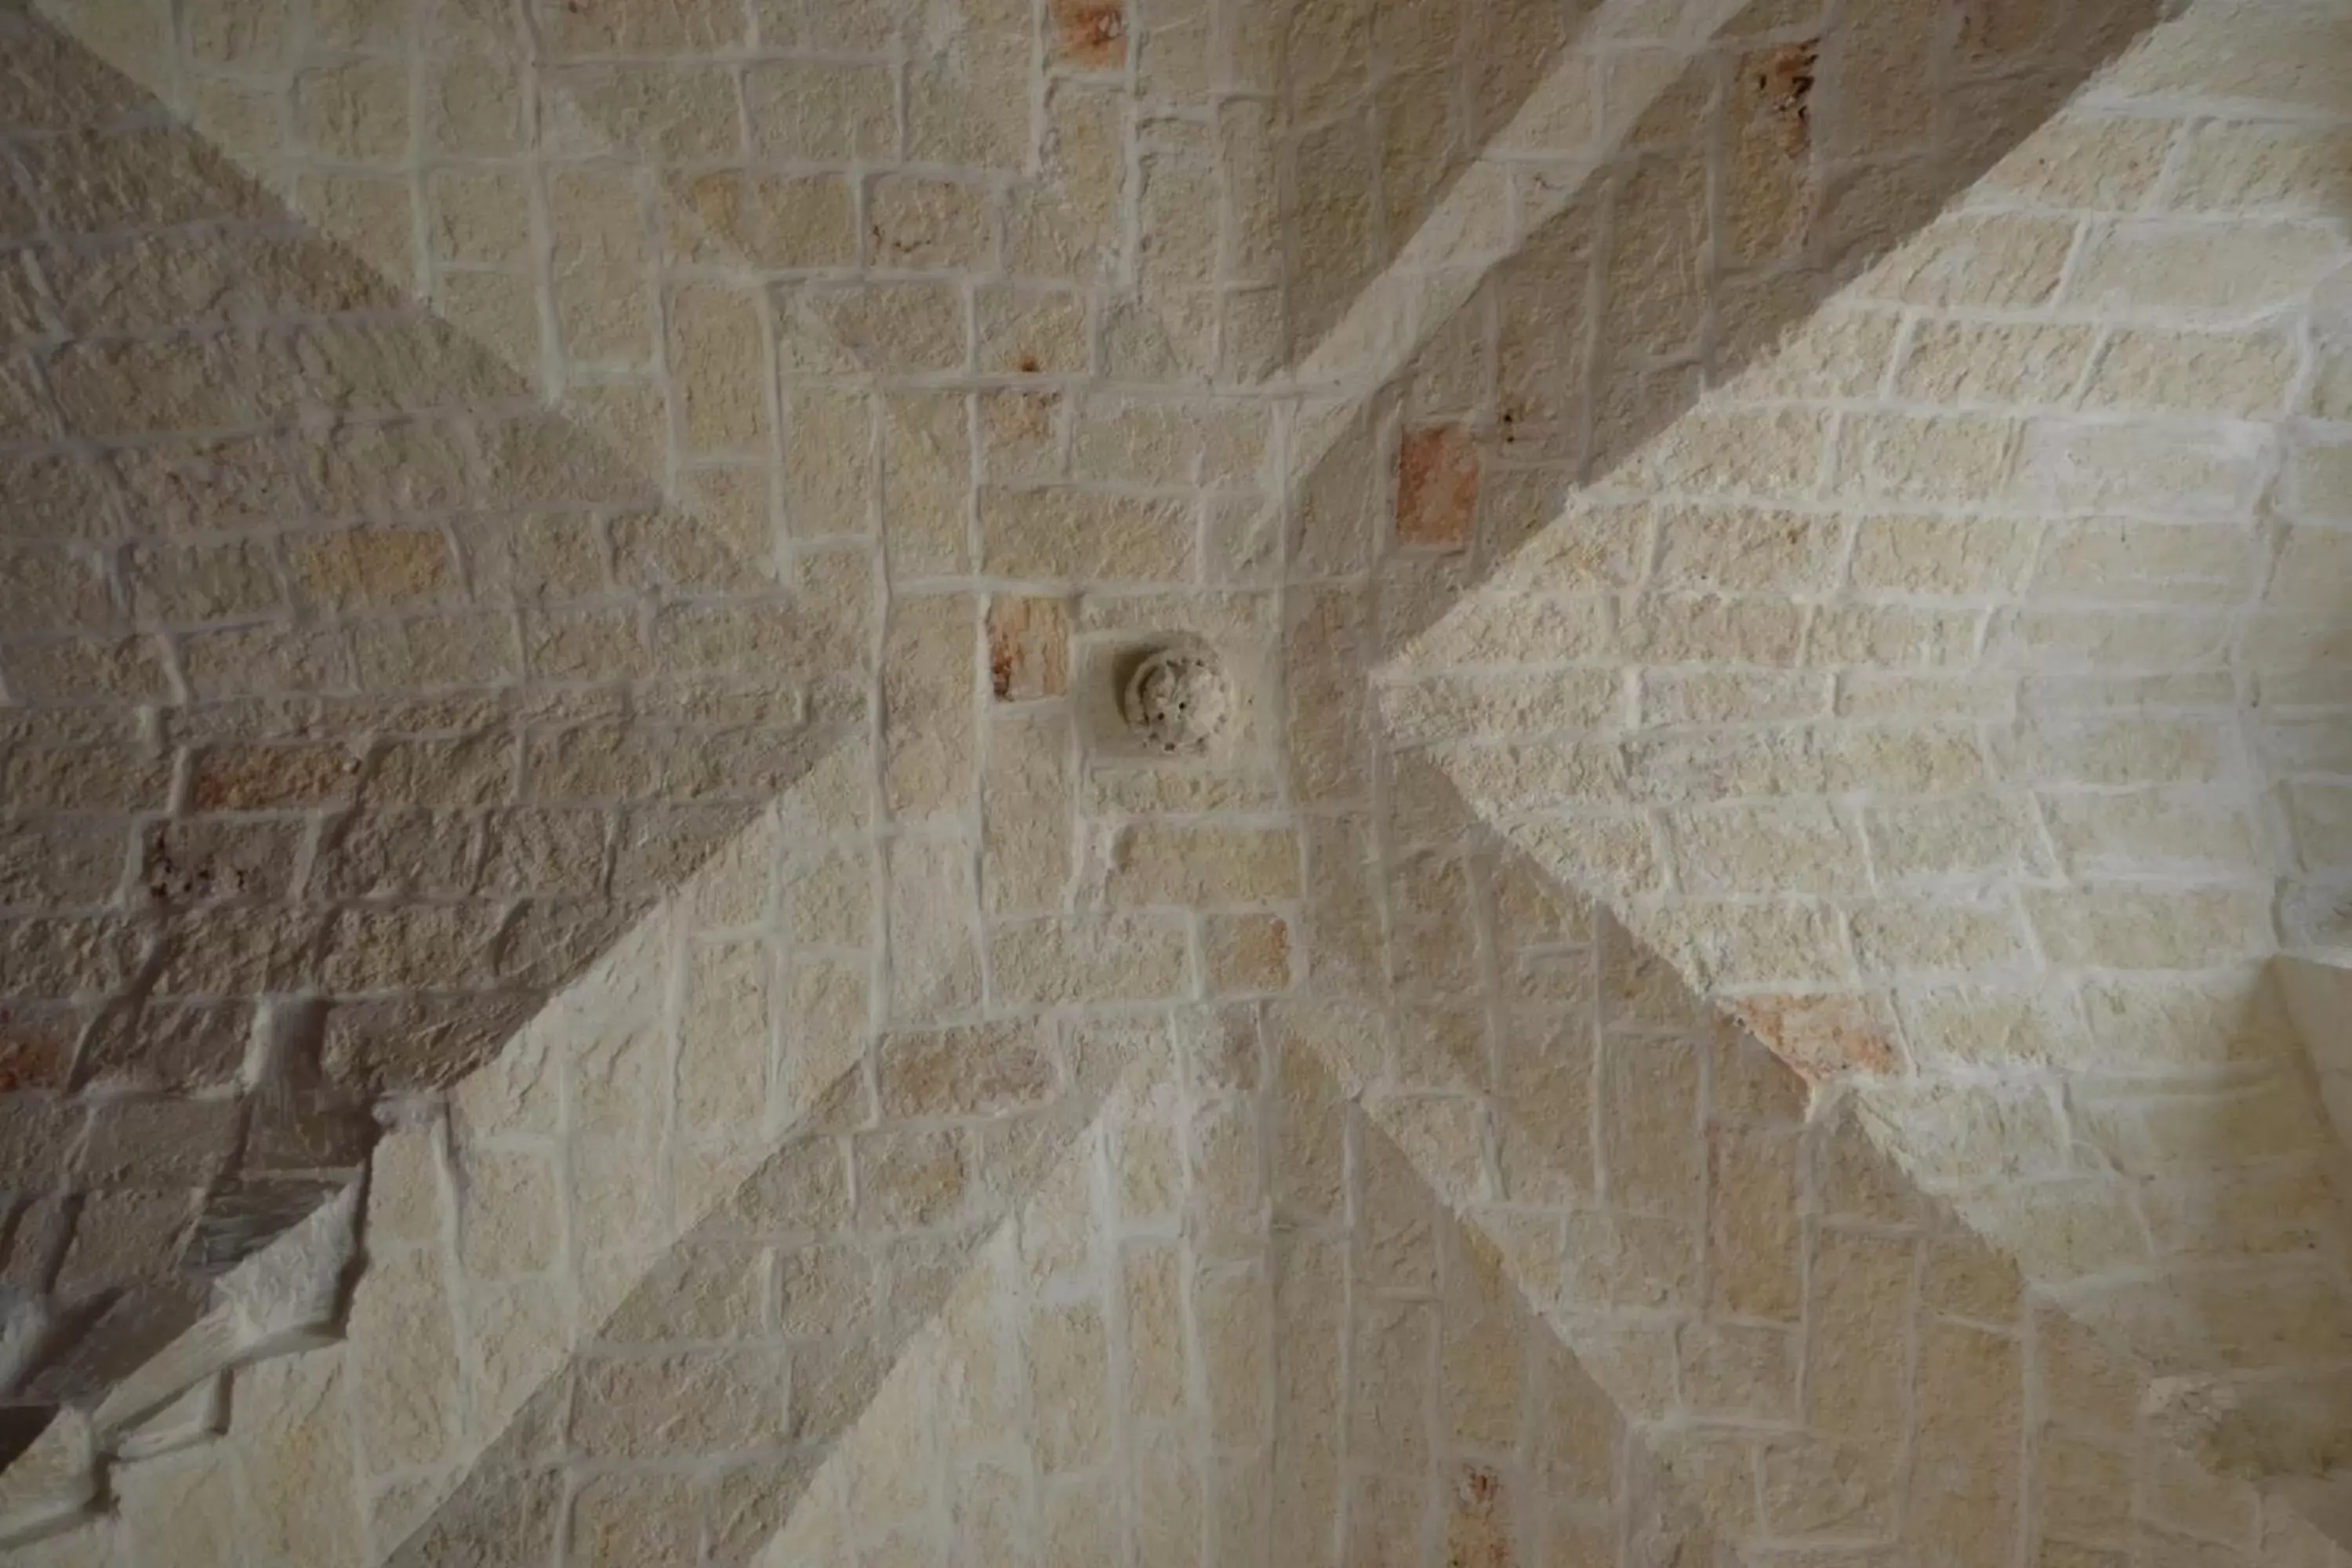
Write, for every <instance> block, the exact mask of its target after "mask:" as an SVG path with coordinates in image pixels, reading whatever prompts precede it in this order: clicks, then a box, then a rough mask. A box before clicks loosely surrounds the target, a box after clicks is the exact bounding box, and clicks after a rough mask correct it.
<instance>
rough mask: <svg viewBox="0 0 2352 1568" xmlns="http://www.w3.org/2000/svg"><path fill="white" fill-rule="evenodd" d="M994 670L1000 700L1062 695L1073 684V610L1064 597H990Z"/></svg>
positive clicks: (991, 672)
mask: <svg viewBox="0 0 2352 1568" xmlns="http://www.w3.org/2000/svg"><path fill="white" fill-rule="evenodd" d="M988 674H989V683H990V687H991V689H992V690H993V691H994V692H995V694H996V697H997V699H998V700H1000V701H1005V702H1022V701H1027V700H1032V699H1034V698H1041V697H1059V696H1061V695H1062V694H1063V693H1065V692H1066V691H1067V690H1069V689H1070V611H1069V605H1068V604H1067V602H1066V601H1065V600H1062V599H1058V598H1033V597H1010V596H1007V595H996V596H995V597H993V598H992V599H990V600H989V602H988Z"/></svg>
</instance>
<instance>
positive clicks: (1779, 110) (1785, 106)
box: [1740, 39, 1821, 158]
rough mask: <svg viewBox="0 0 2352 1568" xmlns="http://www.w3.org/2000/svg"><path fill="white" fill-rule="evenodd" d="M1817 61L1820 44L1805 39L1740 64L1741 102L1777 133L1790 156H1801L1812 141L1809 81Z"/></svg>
mask: <svg viewBox="0 0 2352 1568" xmlns="http://www.w3.org/2000/svg"><path fill="white" fill-rule="evenodd" d="M1820 60H1821V45H1820V43H1819V42H1818V41H1817V40H1811V39H1808V40H1807V41H1805V42H1803V43H1798V44H1781V45H1780V46H1778V47H1774V48H1769V49H1763V50H1759V52H1757V53H1756V54H1753V55H1750V56H1748V58H1746V59H1744V60H1742V61H1741V62H1740V69H1741V72H1742V76H1743V78H1744V79H1743V80H1742V82H1741V84H1740V87H1741V94H1740V96H1741V99H1742V100H1743V102H1744V103H1745V105H1746V106H1747V108H1748V111H1749V112H1750V113H1751V114H1753V115H1755V116H1756V117H1758V118H1759V119H1760V120H1762V121H1766V122H1767V123H1769V124H1770V125H1771V126H1772V127H1773V128H1774V129H1775V130H1776V131H1777V132H1778V134H1779V136H1780V144H1781V146H1782V148H1783V149H1784V150H1785V151H1786V152H1787V153H1789V155H1790V157H1795V158H1801V157H1802V156H1804V154H1805V150H1806V149H1807V148H1808V147H1809V146H1811V142H1812V97H1813V81H1814V72H1815V69H1816V68H1817V67H1818V65H1819V63H1820Z"/></svg>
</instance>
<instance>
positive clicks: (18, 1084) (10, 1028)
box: [0, 1005, 73, 1094]
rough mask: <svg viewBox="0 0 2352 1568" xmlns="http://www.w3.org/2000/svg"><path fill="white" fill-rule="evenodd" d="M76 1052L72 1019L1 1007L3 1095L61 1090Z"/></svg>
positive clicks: (0, 1080) (0, 1076) (0, 1087)
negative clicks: (29, 1091) (28, 1091)
mask: <svg viewBox="0 0 2352 1568" xmlns="http://www.w3.org/2000/svg"><path fill="white" fill-rule="evenodd" d="M72 1051H73V1033H72V1026H71V1021H70V1020H68V1018H65V1017H62V1016H54V1015H39V1016H37V1015H36V1014H34V1013H33V1012H32V1011H30V1010H29V1009H27V1008H25V1007H23V1006H20V1005H12V1006H0V1094H5V1093H8V1092H10V1091H11V1090H15V1089H57V1088H59V1087H61V1086H62V1085H63V1084H64V1082H65V1076H66V1061H67V1058H68V1057H69V1056H70V1055H71V1054H72Z"/></svg>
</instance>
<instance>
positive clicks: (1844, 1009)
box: [1728, 996, 1896, 1083]
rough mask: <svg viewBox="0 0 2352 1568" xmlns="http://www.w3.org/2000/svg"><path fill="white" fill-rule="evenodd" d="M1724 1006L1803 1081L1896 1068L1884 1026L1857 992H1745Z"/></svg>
mask: <svg viewBox="0 0 2352 1568" xmlns="http://www.w3.org/2000/svg"><path fill="white" fill-rule="evenodd" d="M1728 1011H1729V1012H1730V1014H1731V1016H1733V1017H1734V1018H1737V1019H1738V1021H1739V1022H1740V1024H1741V1025H1743V1026H1745V1027H1746V1028H1747V1029H1748V1031H1749V1032H1750V1033H1752V1034H1753V1035H1754V1036H1755V1037H1757V1038H1758V1039H1759V1040H1761V1041H1762V1042H1763V1043H1764V1044H1765V1045H1766V1046H1767V1047H1769V1048H1770V1050H1771V1051H1772V1053H1773V1054H1774V1055H1775V1056H1777V1057H1779V1058H1780V1059H1781V1060H1782V1061H1785V1062H1787V1063H1788V1064H1789V1065H1790V1067H1792V1068H1795V1069H1796V1070H1797V1072H1798V1074H1799V1075H1800V1076H1801V1077H1802V1078H1803V1079H1805V1080H1806V1081H1807V1082H1810V1083H1825V1082H1827V1081H1829V1080H1830V1079H1834V1078H1841V1077H1843V1076H1844V1075H1845V1074H1848V1073H1885V1072H1893V1071H1894V1070H1895V1066H1896V1063H1895V1047H1893V1046H1891V1045H1889V1044H1888V1043H1887V1039H1886V1031H1885V1029H1884V1028H1882V1027H1880V1026H1879V1024H1878V1022H1877V1020H1875V1019H1874V1018H1873V1017H1872V1016H1870V1009H1869V1007H1868V1005H1866V1004H1864V1002H1863V1001H1862V1000H1861V999H1860V998H1859V997H1854V996H1750V997H1746V998H1743V999H1741V1000H1740V1001H1738V1002H1735V1003H1732V1004H1731V1005H1730V1006H1729V1009H1728Z"/></svg>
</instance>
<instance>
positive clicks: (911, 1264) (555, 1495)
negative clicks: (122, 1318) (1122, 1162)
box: [386, 1021, 1129, 1565]
mask: <svg viewBox="0 0 2352 1568" xmlns="http://www.w3.org/2000/svg"><path fill="white" fill-rule="evenodd" d="M992 1027H993V1032H994V1033H995V1034H996V1035H998V1036H1000V1037H1001V1038H1000V1039H998V1041H997V1045H998V1047H999V1049H998V1052H997V1054H996V1056H995V1057H994V1058H992V1060H987V1061H983V1060H981V1059H979V1058H977V1057H976V1056H974V1055H971V1054H968V1053H961V1052H960V1051H959V1049H958V1047H972V1046H976V1045H977V1044H978V1043H979V1042H977V1041H973V1040H970V1039H966V1038H965V1037H967V1036H973V1035H979V1034H984V1033H989V1032H990V1031H991V1028H992ZM1055 1035H1056V1027H1055V1025H1054V1024H1053V1023H1051V1022H1050V1021H1046V1022H1044V1023H1042V1024H1038V1025H1031V1026H982V1028H981V1029H976V1030H958V1031H947V1032H946V1033H945V1035H944V1036H942V1035H940V1034H937V1033H934V1034H932V1035H930V1036H929V1037H926V1036H925V1035H922V1034H912V1035H895V1036H885V1037H883V1038H882V1040H881V1042H880V1047H879V1051H878V1054H877V1065H878V1067H879V1071H880V1078H879V1079H878V1083H879V1086H880V1089H879V1091H880V1092H881V1094H882V1095H883V1096H884V1097H885V1098H884V1103H885V1104H886V1105H887V1106H888V1107H889V1108H890V1110H893V1111H895V1112H897V1113H898V1114H899V1115H900V1116H911V1117H913V1118H916V1119H915V1120H911V1121H902V1122H895V1123H892V1124H889V1125H885V1126H877V1125H876V1124H875V1120H874V1117H873V1115H872V1112H871V1109H870V1108H871V1107H872V1106H873V1104H874V1103H875V1102H874V1100H873V1099H872V1096H873V1095H874V1093H875V1092H876V1089H875V1087H874V1084H873V1083H871V1082H869V1077H868V1069H867V1068H866V1067H864V1066H861V1067H859V1068H856V1069H854V1070H852V1071H851V1072H849V1073H846V1074H845V1075H843V1076H842V1077H841V1078H840V1079H837V1080H835V1083H834V1084H833V1085H832V1086H831V1087H830V1088H829V1089H827V1090H826V1091H825V1092H824V1095H823V1096H822V1097H821V1099H820V1100H818V1102H817V1103H816V1104H815V1105H814V1107H813V1108H812V1109H811V1110H809V1111H808V1112H807V1114H806V1115H804V1116H803V1117H802V1118H801V1119H800V1120H799V1121H797V1123H796V1124H795V1126H794V1128H793V1131H791V1132H790V1133H788V1134H787V1135H786V1137H785V1139H784V1140H783V1142H782V1144H781V1146H780V1147H779V1148H778V1149H777V1150H776V1152H774V1153H772V1155H770V1156H768V1157H767V1158H766V1159H765V1160H764V1161H762V1162H761V1164H760V1166H759V1167H758V1169H757V1170H756V1171H754V1172H753V1173H752V1174H751V1176H750V1177H748V1178H747V1179H746V1180H745V1181H744V1182H743V1183H742V1184H741V1185H740V1187H739V1188H737V1189H736V1191H735V1192H734V1194H732V1195H731V1196H730V1197H729V1198H727V1199H726V1200H724V1201H722V1202H721V1203H720V1204H719V1205H717V1206H716V1207H715V1208H714V1209H713V1210H712V1211H711V1213H710V1214H709V1215H708V1216H707V1217H706V1218H705V1219H703V1220H702V1221H701V1222H699V1223H698V1224H697V1225H696V1226H694V1228H693V1229H692V1230H691V1231H689V1232H688V1234H687V1235H686V1236H685V1237H682V1238H680V1239H679V1240H678V1241H677V1242H676V1243H675V1244H673V1245H672V1246H671V1247H669V1248H668V1249H667V1252H666V1253H665V1254H664V1256H663V1258H662V1259H661V1261H660V1262H659V1263H657V1264H656V1267H655V1268H654V1269H653V1271H652V1272H651V1273H650V1274H648V1275H647V1276H646V1278H645V1279H644V1280H643V1281H642V1282H640V1283H639V1284H638V1285H637V1286H636V1287H635V1289H632V1290H631V1291H630V1292H629V1294H628V1296H627V1297H626V1298H625V1300H623V1302H622V1304H621V1305H620V1306H619V1307H618V1308H617V1309H616V1310H614V1312H613V1313H612V1315H611V1316H610V1317H609V1318H608V1319H607V1320H606V1321H605V1322H604V1325H603V1326H602V1329H601V1331H599V1333H598V1335H597V1337H596V1339H595V1340H594V1341H593V1342H592V1343H591V1344H589V1345H587V1346H585V1347H583V1349H581V1350H579V1351H578V1352H575V1353H573V1354H572V1355H571V1356H569V1357H568V1358H567V1359H566V1360H565V1361H564V1363H563V1364H562V1368H561V1369H560V1370H559V1371H557V1372H556V1373H554V1374H553V1375H552V1376H551V1378H550V1380H549V1381H548V1383H547V1384H544V1385H543V1386H542V1387H541V1389H540V1390H539V1391H538V1392H537V1393H535V1394H532V1395H531V1396H530V1398H529V1399H528V1400H527V1401H526V1402H525V1404H524V1405H523V1406H522V1408H521V1410H520V1412H519V1413H518V1414H517V1415H516V1416H515V1417H514V1418H513V1419H512V1420H511V1421H510V1422H509V1424H508V1425H507V1426H506V1428H505V1429H504V1431H503V1432H502V1433H501V1434H500V1435H499V1436H498V1437H497V1438H495V1439H494V1440H493V1441H492V1442H491V1443H490V1444H489V1446H488V1447H487V1448H486V1449H485V1450H484V1451H483V1452H482V1453H481V1454H480V1455H479V1457H478V1458H477V1459H476V1460H475V1461H474V1462H473V1463H472V1464H471V1466H470V1467H469V1468H468V1470H467V1474H466V1476H465V1478H464V1479H463V1480H462V1481H460V1482H459V1484H458V1486H457V1489H456V1491H455V1493H454V1494H453V1495H452V1496H451V1497H450V1498H449V1499H448V1500H446V1501H445V1502H444V1503H442V1504H441V1505H440V1506H439V1507H438V1508H437V1509H436V1510H435V1511H434V1512H433V1514H432V1515H431V1516H430V1517H429V1518H428V1519H427V1520H426V1521H425V1522H424V1523H422V1524H420V1525H419V1526H417V1527H416V1528H415V1530H414V1531H412V1532H411V1533H410V1534H409V1535H408V1537H407V1538H406V1540H405V1541H404V1542H403V1543H402V1544H401V1545H400V1546H399V1547H398V1548H397V1549H396V1550H394V1551H393V1552H391V1553H390V1555H389V1556H388V1557H387V1559H386V1560H387V1561H388V1562H390V1563H397V1564H415V1565H423V1564H432V1563H456V1562H475V1561H479V1560H483V1559H484V1558H485V1557H487V1558H488V1559H489V1560H494V1561H495V1560H507V1559H509V1558H511V1559H512V1560H517V1561H520V1560H534V1559H536V1558H537V1557H538V1556H541V1555H544V1554H545V1553H546V1552H549V1551H550V1550H551V1548H552V1546H553V1544H554V1542H555V1541H556V1539H557V1531H560V1530H562V1529H563V1528H565V1525H564V1517H563V1516H564V1507H563V1505H564V1502H565V1499H566V1497H567V1479H566V1478H567V1472H568V1471H570V1470H572V1469H574V1468H584V1469H585V1470H588V1471H596V1470H600V1469H625V1468H629V1467H631V1466H638V1467H643V1468H664V1467H667V1468H670V1469H672V1470H675V1469H676V1468H678V1467H679V1466H680V1465H682V1464H683V1463H684V1462H685V1461H686V1460H688V1459H689V1458H708V1459H711V1460H712V1461H713V1463H711V1464H710V1465H708V1466H705V1467H703V1471H704V1473H702V1474H701V1475H700V1476H699V1477H698V1479H697V1480H696V1482H695V1483H694V1484H693V1485H692V1486H690V1487H684V1488H670V1489H666V1490H661V1491H657V1492H649V1493H647V1494H646V1499H647V1500H649V1501H648V1502H647V1503H646V1506H650V1507H654V1508H656V1510H671V1511H669V1512H667V1513H664V1512H659V1511H657V1512H656V1514H655V1515H654V1516H652V1517H642V1516H641V1517H639V1518H638V1519H637V1520H636V1521H635V1525H634V1526H633V1528H635V1529H636V1530H638V1531H641V1532H647V1531H649V1532H651V1534H650V1538H653V1539H672V1540H685V1541H692V1540H696V1539H698V1537H699V1535H700V1532H701V1531H703V1530H704V1529H705V1528H707V1529H708V1531H709V1542H710V1545H709V1552H710V1553H711V1555H710V1556H709V1559H708V1560H709V1561H711V1562H714V1563H740V1562H743V1561H746V1560H747V1558H748V1553H749V1552H750V1551H751V1549H752V1548H754V1547H756V1546H757V1545H758V1543H759V1542H761V1541H764V1540H765V1539H766V1538H767V1536H768V1535H769V1534H771V1533H772V1531H774V1530H775V1529H776V1528H778V1527H779V1526H780V1525H781V1524H782V1521H783V1520H784V1518H785V1516H786V1515H787V1514H788V1513H789V1511H790V1510H791V1509H792V1508H793V1505H794V1504H795V1503H796V1502H797V1501H798V1500H799V1498H800V1496H801V1494H802V1491H803V1489H804V1488H805V1487H806V1485H807V1483H808V1479H809V1478H810V1477H811V1476H813V1475H814V1473H815V1472H816V1471H817V1470H818V1469H819V1468H820V1467H821V1466H822V1465H823V1464H824V1460H825V1458H826V1457H827V1456H828V1455H829V1454H830V1453H832V1451H833V1450H834V1448H835V1446H836V1445H838V1444H839V1442H840V1441H841V1440H842V1438H843V1436H844V1435H845V1434H846V1433H847V1432H848V1431H849V1430H850V1429H851V1428H852V1426H854V1425H855V1423H856V1419H857V1417H858V1415H859V1414H860V1413H861V1412H862V1411H863V1410H864V1409H865V1407H866V1404H867V1402H868V1401H869V1400H870V1399H871V1398H872V1397H873V1395H874V1392H875V1390H876V1389H877V1387H878V1386H879V1385H880V1384H881V1382H882V1380H883V1378H884V1377H885V1376H886V1375H887V1373H889V1371H890V1369H891V1367H892V1365H893V1364H894V1363H896V1362H897V1361H898V1357H899V1355H900V1353H901V1352H902V1350H903V1348H904V1346H905V1345H906V1343H907V1342H908V1340H909V1338H910V1337H912V1336H913V1335H915V1334H916V1333H917V1332H919V1331H920V1330H921V1329H922V1328H923V1326H924V1325H925V1324H926V1323H927V1322H929V1321H931V1320H932V1319H933V1318H934V1317H935V1316H936V1315H937V1314H938V1312H939V1311H940V1309H941V1307H942V1305H943V1304H944V1303H945V1302H946V1300H947V1299H948V1296H949V1293H950V1290H951V1289H953V1288H954V1287H955V1285H956V1283H957V1281H958V1280H959V1279H961V1277H962V1276H963V1275H964V1273H965V1271H966V1269H967V1268H968V1267H969V1265H970V1262H971V1258H972V1257H973V1255H974V1253H975V1252H976V1251H977V1250H978V1249H979V1248H980V1247H982V1245H984V1244H985V1243H986V1241H987V1239H988V1238H989V1237H991V1236H992V1235H993V1234H995V1233H996V1232H997V1231H998V1230H999V1228H1000V1227H1002V1226H1003V1225H1004V1224H1005V1223H1006V1222H1007V1220H1008V1218H1009V1217H1010V1216H1011V1215H1013V1213H1014V1211H1015V1210H1016V1208H1017V1207H1018V1205H1020V1204H1021V1203H1022V1202H1024V1200H1025V1199H1026V1198H1027V1196H1028V1194H1030V1193H1031V1192H1032V1190H1033V1189H1034V1188H1035V1186H1036V1185H1037V1184H1038V1182H1039V1180H1040V1179H1041V1178H1042V1177H1043V1175H1044V1174H1045V1172H1046V1171H1047V1170H1048V1169H1049V1168H1050V1167H1051V1165H1052V1164H1053V1163H1054V1162H1055V1159H1056V1158H1058V1157H1059V1155H1060V1154H1061V1152H1062V1151H1063V1150H1064V1149H1065V1148H1066V1146H1067V1145H1068V1144H1069V1142H1071V1140H1072V1139H1074V1138H1075V1137H1076V1136H1077V1135H1078V1133H1079V1132H1080V1131H1083V1130H1084V1129H1085V1128H1086V1127H1087V1125H1089V1124H1090V1123H1091V1122H1092V1121H1094V1119H1095V1116H1096V1114H1097V1110H1098V1109H1099V1107H1100V1106H1101V1104H1102V1102H1103V1100H1104V1097H1105V1096H1106V1095H1107V1094H1108V1093H1110V1092H1111V1090H1112V1087H1113V1085H1114V1083H1115V1082H1116V1080H1117V1079H1118V1076H1119V1074H1120V1072H1121V1071H1122V1069H1124V1068H1127V1067H1128V1066H1129V1063H1128V1061H1127V1060H1126V1059H1125V1058H1123V1057H1122V1056H1120V1055H1119V1054H1118V1053H1115V1052H1112V1051H1108V1050H1104V1049H1100V1048H1096V1047H1090V1046H1089V1045H1088V1044H1087V1042H1084V1041H1083V1040H1081V1039H1080V1038H1078V1037H1076V1035H1075V1034H1064V1035H1062V1036H1061V1037H1060V1038H1059V1039H1058V1040H1057V1039H1056V1038H1055ZM974 1075H977V1076H976V1077H975V1076H974ZM983 1080H984V1081H985V1082H987V1083H989V1084H992V1085H993V1088H992V1089H991V1090H990V1092H988V1093H984V1094H979V1095H965V1096H964V1097H962V1098H957V1097H956V1096H955V1095H954V1094H952V1093H951V1092H950V1090H952V1089H958V1088H961V1089H970V1088H971V1086H972V1084H973V1083H975V1082H980V1081H983ZM958 1119H969V1120H965V1121H961V1124H960V1121H959V1120H958ZM853 1164H854V1167H855V1170H856V1181H855V1183H854V1184H853V1181H852V1179H851V1174H850V1173H851V1170H852V1168H853ZM502 1554H503V1555H502Z"/></svg>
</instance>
